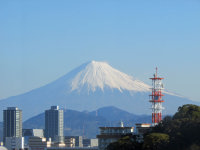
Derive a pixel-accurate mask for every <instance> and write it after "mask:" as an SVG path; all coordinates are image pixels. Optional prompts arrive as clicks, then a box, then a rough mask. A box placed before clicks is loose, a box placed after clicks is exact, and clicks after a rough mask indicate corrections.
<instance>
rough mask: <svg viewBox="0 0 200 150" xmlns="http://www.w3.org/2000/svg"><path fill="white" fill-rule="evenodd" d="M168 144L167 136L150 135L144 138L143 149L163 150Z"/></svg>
mask: <svg viewBox="0 0 200 150" xmlns="http://www.w3.org/2000/svg"><path fill="white" fill-rule="evenodd" d="M168 144H169V135H167V134H164V133H150V134H148V135H147V136H145V138H144V144H143V149H145V150H164V149H166V148H167V145H168Z"/></svg>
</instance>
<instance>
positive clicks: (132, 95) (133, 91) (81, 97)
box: [0, 61, 199, 120]
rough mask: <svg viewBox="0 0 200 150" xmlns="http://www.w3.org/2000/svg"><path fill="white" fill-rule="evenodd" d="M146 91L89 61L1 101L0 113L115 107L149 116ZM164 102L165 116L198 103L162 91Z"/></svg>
mask: <svg viewBox="0 0 200 150" xmlns="http://www.w3.org/2000/svg"><path fill="white" fill-rule="evenodd" d="M150 88H151V86H150V85H147V84H145V83H144V82H142V81H139V80H136V79H134V78H133V77H131V76H129V75H127V74H125V73H122V72H120V71H118V70H117V69H114V68H112V67H111V66H110V65H109V64H108V63H106V62H96V61H91V62H88V63H85V64H83V65H81V66H79V67H77V68H75V69H74V70H72V71H71V72H69V73H67V74H66V75H64V76H62V77H61V78H59V79H57V80H55V81H53V82H52V83H49V84H47V85H45V86H43V87H40V88H37V89H34V90H32V91H30V92H27V93H24V94H21V95H18V96H13V97H9V98H6V99H3V100H1V101H0V111H1V112H2V110H3V109H6V107H13V106H16V107H19V108H20V109H22V110H23V119H28V118H30V117H32V116H35V115H37V114H39V113H41V112H44V110H46V109H49V108H50V106H52V105H59V106H60V107H61V108H68V109H74V110H79V111H83V110H88V111H92V110H96V109H98V108H101V107H105V106H115V107H118V108H121V109H123V110H126V111H129V112H131V113H134V114H150V113H151V110H150V103H149V102H148V100H149V96H148V95H149V94H150ZM164 99H165V103H164V107H165V110H164V114H165V115H166V114H172V113H174V112H175V111H176V110H177V108H178V107H179V106H181V105H183V104H187V103H192V104H199V103H197V102H193V101H191V100H189V99H187V98H184V97H180V96H177V95H175V94H173V93H169V92H165V96H164ZM0 119H1V120H2V116H0Z"/></svg>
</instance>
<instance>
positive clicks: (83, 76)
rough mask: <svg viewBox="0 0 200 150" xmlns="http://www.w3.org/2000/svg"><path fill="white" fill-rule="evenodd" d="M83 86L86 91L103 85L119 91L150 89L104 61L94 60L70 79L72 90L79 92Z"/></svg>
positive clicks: (102, 88)
mask: <svg viewBox="0 0 200 150" xmlns="http://www.w3.org/2000/svg"><path fill="white" fill-rule="evenodd" d="M85 86H87V90H88V92H90V91H92V92H95V91H96V89H97V88H100V89H101V90H102V91H103V90H104V88H105V87H109V88H111V89H118V90H119V91H120V92H122V91H123V90H128V91H135V92H147V91H149V89H150V86H149V85H147V84H144V83H143V82H141V81H139V80H134V79H133V77H131V76H128V75H127V74H125V73H122V72H120V71H118V70H116V69H114V68H112V67H111V66H110V65H109V64H107V63H106V62H96V61H92V62H91V63H88V64H87V65H86V67H85V68H84V69H83V70H80V72H79V73H77V74H76V75H75V77H74V78H73V79H72V81H71V90H72V91H75V90H77V91H79V92H80V91H81V90H82V89H83V88H85Z"/></svg>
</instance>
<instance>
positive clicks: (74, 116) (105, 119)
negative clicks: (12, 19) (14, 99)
mask: <svg viewBox="0 0 200 150" xmlns="http://www.w3.org/2000/svg"><path fill="white" fill-rule="evenodd" d="M97 112H98V114H97V115H96V111H93V112H80V111H75V110H64V134H65V135H82V136H85V137H88V138H95V137H96V135H97V134H99V127H100V126H117V125H118V124H119V122H120V121H123V122H124V125H125V126H134V125H135V123H139V122H151V116H144V115H134V114H131V113H129V112H126V111H123V110H121V109H119V108H116V107H104V108H100V109H98V110H97ZM106 114H107V115H106ZM23 128H44V113H42V114H39V115H37V116H34V117H32V118H30V119H28V120H26V121H25V122H24V123H23Z"/></svg>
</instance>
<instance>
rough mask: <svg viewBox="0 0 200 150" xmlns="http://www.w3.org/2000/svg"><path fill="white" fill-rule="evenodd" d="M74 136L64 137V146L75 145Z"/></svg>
mask: <svg viewBox="0 0 200 150" xmlns="http://www.w3.org/2000/svg"><path fill="white" fill-rule="evenodd" d="M75 141H76V140H75V138H67V137H65V141H64V142H65V145H66V147H75Z"/></svg>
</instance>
